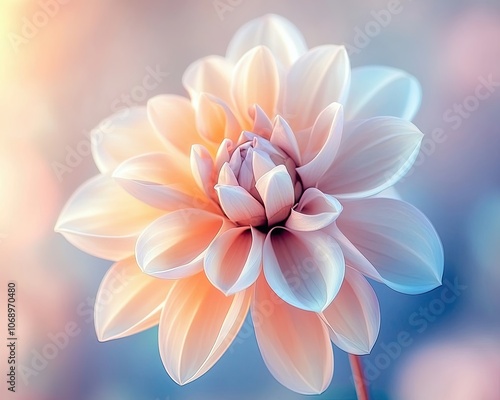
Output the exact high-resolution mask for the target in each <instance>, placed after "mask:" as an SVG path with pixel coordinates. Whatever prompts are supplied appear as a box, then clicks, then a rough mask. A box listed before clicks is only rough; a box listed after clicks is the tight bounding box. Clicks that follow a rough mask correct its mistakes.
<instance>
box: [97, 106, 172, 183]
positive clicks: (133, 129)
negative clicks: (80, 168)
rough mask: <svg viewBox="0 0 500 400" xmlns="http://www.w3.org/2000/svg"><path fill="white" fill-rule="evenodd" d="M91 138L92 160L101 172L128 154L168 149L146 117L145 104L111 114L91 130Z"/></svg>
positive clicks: (111, 167)
mask: <svg viewBox="0 0 500 400" xmlns="http://www.w3.org/2000/svg"><path fill="white" fill-rule="evenodd" d="M91 139H92V140H91V144H92V155H93V157H94V161H95V163H96V165H97V168H99V171H101V173H103V174H104V173H107V172H111V171H113V170H114V169H115V168H116V167H117V166H118V165H119V164H120V163H122V162H123V161H125V160H127V159H129V158H131V157H135V156H138V155H141V154H146V153H150V152H156V151H166V150H167V147H166V146H165V143H164V142H163V141H162V140H161V137H160V136H159V135H158V134H157V132H156V131H155V130H154V128H153V126H152V125H151V123H150V122H149V120H148V114H147V110H146V107H132V108H127V109H124V110H121V111H119V112H117V113H115V114H113V115H112V116H111V117H109V118H107V119H105V120H104V121H102V122H101V123H100V124H99V126H97V127H96V128H95V129H93V130H92V133H91Z"/></svg>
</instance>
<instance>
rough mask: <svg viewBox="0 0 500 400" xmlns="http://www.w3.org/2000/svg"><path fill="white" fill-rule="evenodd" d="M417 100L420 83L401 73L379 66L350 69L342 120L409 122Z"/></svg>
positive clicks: (419, 94)
mask: <svg viewBox="0 0 500 400" xmlns="http://www.w3.org/2000/svg"><path fill="white" fill-rule="evenodd" d="M421 98H422V89H421V87H420V84H419V83H418V81H417V80H416V79H415V77H413V76H411V75H410V74H408V73H407V72H405V71H402V70H400V69H396V68H389V67H380V66H369V67H360V68H354V69H353V70H352V76H351V89H350V91H349V99H348V101H347V104H346V119H347V120H350V119H355V118H356V119H367V118H373V117H377V116H393V117H398V118H402V119H406V120H408V121H411V120H412V119H413V117H414V116H415V114H416V113H417V111H418V109H419V107H420V101H421Z"/></svg>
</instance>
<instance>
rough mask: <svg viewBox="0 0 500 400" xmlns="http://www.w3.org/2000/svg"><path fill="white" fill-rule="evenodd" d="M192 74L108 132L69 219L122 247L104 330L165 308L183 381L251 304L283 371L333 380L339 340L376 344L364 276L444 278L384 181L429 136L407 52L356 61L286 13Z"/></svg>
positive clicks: (391, 282) (109, 334)
mask: <svg viewBox="0 0 500 400" xmlns="http://www.w3.org/2000/svg"><path fill="white" fill-rule="evenodd" d="M183 84H184V87H185V88H186V90H187V92H188V93H189V97H190V98H189V99H188V98H185V97H181V96H177V95H160V96H156V97H154V98H152V99H150V100H149V101H148V103H147V106H146V107H134V108H131V109H128V110H126V111H122V112H120V113H118V114H116V115H113V116H111V117H110V118H109V119H108V120H106V121H105V122H104V123H103V124H101V125H100V127H98V128H97V129H96V130H94V132H93V133H92V135H93V147H92V151H93V156H94V159H95V162H96V164H97V167H98V168H99V170H100V174H99V175H98V176H96V177H95V178H93V179H91V180H89V181H88V182H87V183H85V184H83V186H81V187H80V188H79V189H78V190H77V192H76V193H75V194H74V195H73V196H72V197H71V198H70V200H69V201H68V203H67V205H66V207H65V208H64V210H63V211H62V213H61V216H60V218H59V221H58V223H57V230H58V231H59V232H61V233H62V234H63V235H64V236H65V237H66V238H67V239H68V240H69V241H70V242H71V243H72V244H74V245H75V246H77V247H78V248H80V249H82V250H84V251H86V252H88V253H90V254H92V255H95V256H97V257H102V258H106V259H109V260H113V261H116V263H115V264H114V265H113V266H112V267H111V269H110V270H109V272H108V273H107V274H106V276H105V277H104V279H103V282H102V284H101V286H100V288H99V292H98V295H97V300H96V307H95V326H96V331H97V336H98V338H99V340H102V341H104V340H110V339H116V338H121V337H124V336H128V335H131V334H134V333H137V332H140V331H142V330H144V329H147V328H149V327H151V326H154V325H156V324H158V325H159V331H158V339H159V350H160V354H161V358H162V361H163V364H164V366H165V368H166V370H167V372H168V374H169V375H170V376H171V377H172V378H173V379H174V380H175V381H176V382H177V383H179V384H185V383H188V382H191V381H193V380H194V379H196V378H198V377H200V376H201V375H202V374H204V373H205V372H207V371H208V370H209V369H210V368H211V367H212V365H213V364H214V363H215V362H216V361H217V360H218V359H219V358H220V357H221V356H222V355H223V354H224V352H225V351H226V349H227V348H228V347H229V345H230V344H231V342H232V340H233V339H234V338H235V337H236V335H237V334H238V331H239V329H240V327H241V326H242V324H243V322H244V320H245V317H246V315H247V314H248V312H249V310H250V313H251V315H252V319H253V325H254V329H255V335H256V338H257V342H258V345H259V348H260V351H261V353H262V356H263V359H264V361H265V363H266V365H267V366H268V368H269V370H270V371H271V373H272V374H273V375H274V377H275V378H276V379H277V380H278V381H279V382H281V383H282V384H283V385H285V386H287V387H288V388H290V389H291V390H294V391H296V392H299V393H305V394H309V393H320V392H322V391H324V390H325V389H326V388H327V387H328V385H329V383H330V381H331V378H332V374H333V352H332V347H331V341H333V343H334V344H336V345H337V346H338V347H340V348H341V349H342V350H345V351H347V352H349V353H351V354H365V353H368V352H370V350H371V348H372V346H373V345H374V342H375V340H376V338H377V335H378V331H379V325H380V312H379V306H378V302H377V298H376V295H375V293H374V291H373V289H372V288H371V286H370V284H369V283H368V281H367V279H366V278H370V279H373V280H375V281H379V282H383V283H385V284H387V285H388V286H389V287H391V288H393V289H395V290H397V291H400V292H403V293H421V292H425V291H428V290H431V289H433V288H435V287H436V286H437V285H439V284H440V280H441V276H442V270H443V253H442V248H441V244H440V241H439V238H438V236H437V234H436V232H435V230H434V229H433V227H432V225H431V224H430V223H429V221H428V220H427V219H426V218H425V217H424V216H423V215H422V214H421V213H420V212H419V211H418V210H416V209H415V208H414V207H412V206H411V205H409V204H407V203H405V202H403V201H400V200H397V199H394V198H383V197H380V195H379V194H380V193H381V192H382V191H384V190H385V189H388V188H389V187H390V186H392V185H393V184H394V183H396V182H397V180H398V179H399V178H400V177H402V176H403V175H404V173H405V172H406V171H408V169H409V168H410V167H411V165H412V163H413V161H414V160H415V158H416V156H417V153H418V151H419V146H420V143H421V140H422V133H421V132H420V131H419V130H418V129H417V128H416V127H415V126H414V125H413V124H412V123H411V122H409V120H410V119H411V118H412V117H413V115H414V114H415V112H416V111H417V108H418V106H419V101H420V100H419V98H420V88H419V85H418V83H417V82H416V81H415V79H414V78H413V77H411V76H409V75H408V74H406V73H404V72H402V71H399V70H396V69H392V68H383V67H370V68H359V69H353V70H352V71H351V68H350V64H349V59H348V56H347V53H346V50H345V48H344V47H343V46H334V45H324V46H319V47H315V48H312V49H309V50H308V48H307V47H306V44H305V41H304V39H303V37H302V35H301V33H300V32H299V31H298V30H297V28H296V27H294V26H293V25H292V24H291V23H290V22H289V21H287V20H285V19H283V18H282V17H279V16H275V15H268V16H265V17H263V18H259V19H256V20H254V21H251V22H249V23H247V24H246V25H244V26H243V27H242V28H241V29H240V30H238V32H237V33H236V34H235V36H234V37H233V39H232V41H231V42H230V44H229V47H228V50H227V53H226V56H225V57H219V56H209V57H206V58H203V59H200V60H198V61H196V62H194V63H193V64H192V65H190V66H189V67H188V69H187V70H186V72H185V74H184V76H183ZM117 281H118V283H120V284H118V285H117Z"/></svg>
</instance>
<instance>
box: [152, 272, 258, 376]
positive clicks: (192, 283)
mask: <svg viewBox="0 0 500 400" xmlns="http://www.w3.org/2000/svg"><path fill="white" fill-rule="evenodd" d="M252 293H253V291H250V290H247V291H243V292H239V293H237V294H235V295H234V296H228V297H226V296H224V294H222V293H221V292H220V291H219V290H217V289H216V288H215V287H213V286H212V284H211V283H210V282H209V281H208V280H207V278H206V277H205V274H203V273H200V274H197V275H195V276H193V277H190V278H187V279H182V280H180V281H178V282H177V283H176V284H175V287H174V288H173V290H171V291H170V293H169V295H168V297H167V299H166V302H165V307H164V309H163V312H162V314H161V319H160V328H159V332H158V336H159V345H160V355H161V359H162V361H163V365H164V366H165V369H166V370H167V372H168V374H169V375H170V376H171V377H172V379H174V380H175V381H176V382H177V383H179V384H181V385H183V384H186V383H189V382H191V381H193V380H195V379H197V378H199V377H200V376H201V375H203V374H204V373H205V372H207V371H208V370H209V369H210V368H211V367H212V366H213V365H214V364H215V363H216V362H217V360H219V358H220V357H221V356H222V355H223V354H224V352H225V351H226V349H227V348H228V347H229V345H230V344H231V342H232V341H233V339H234V338H235V337H236V335H237V334H238V331H239V330H240V328H241V326H242V325H243V322H244V321H245V317H246V315H247V313H248V308H249V305H250V300H251V295H252Z"/></svg>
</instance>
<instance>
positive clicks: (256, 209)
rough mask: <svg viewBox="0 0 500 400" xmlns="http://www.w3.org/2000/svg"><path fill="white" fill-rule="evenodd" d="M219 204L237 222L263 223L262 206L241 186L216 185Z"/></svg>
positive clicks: (264, 214) (263, 213)
mask: <svg viewBox="0 0 500 400" xmlns="http://www.w3.org/2000/svg"><path fill="white" fill-rule="evenodd" d="M215 190H216V192H217V195H218V196H219V202H220V206H221V207H222V209H223V210H224V212H225V213H226V215H227V216H228V218H229V219H230V220H231V221H233V222H235V223H238V224H242V225H254V226H259V225H262V224H263V223H265V221H266V213H265V211H264V207H263V206H262V204H260V203H259V201H258V200H256V199H255V197H253V196H252V195H251V194H250V193H248V192H247V191H246V190H245V189H243V188H242V187H241V186H231V185H216V186H215Z"/></svg>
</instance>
